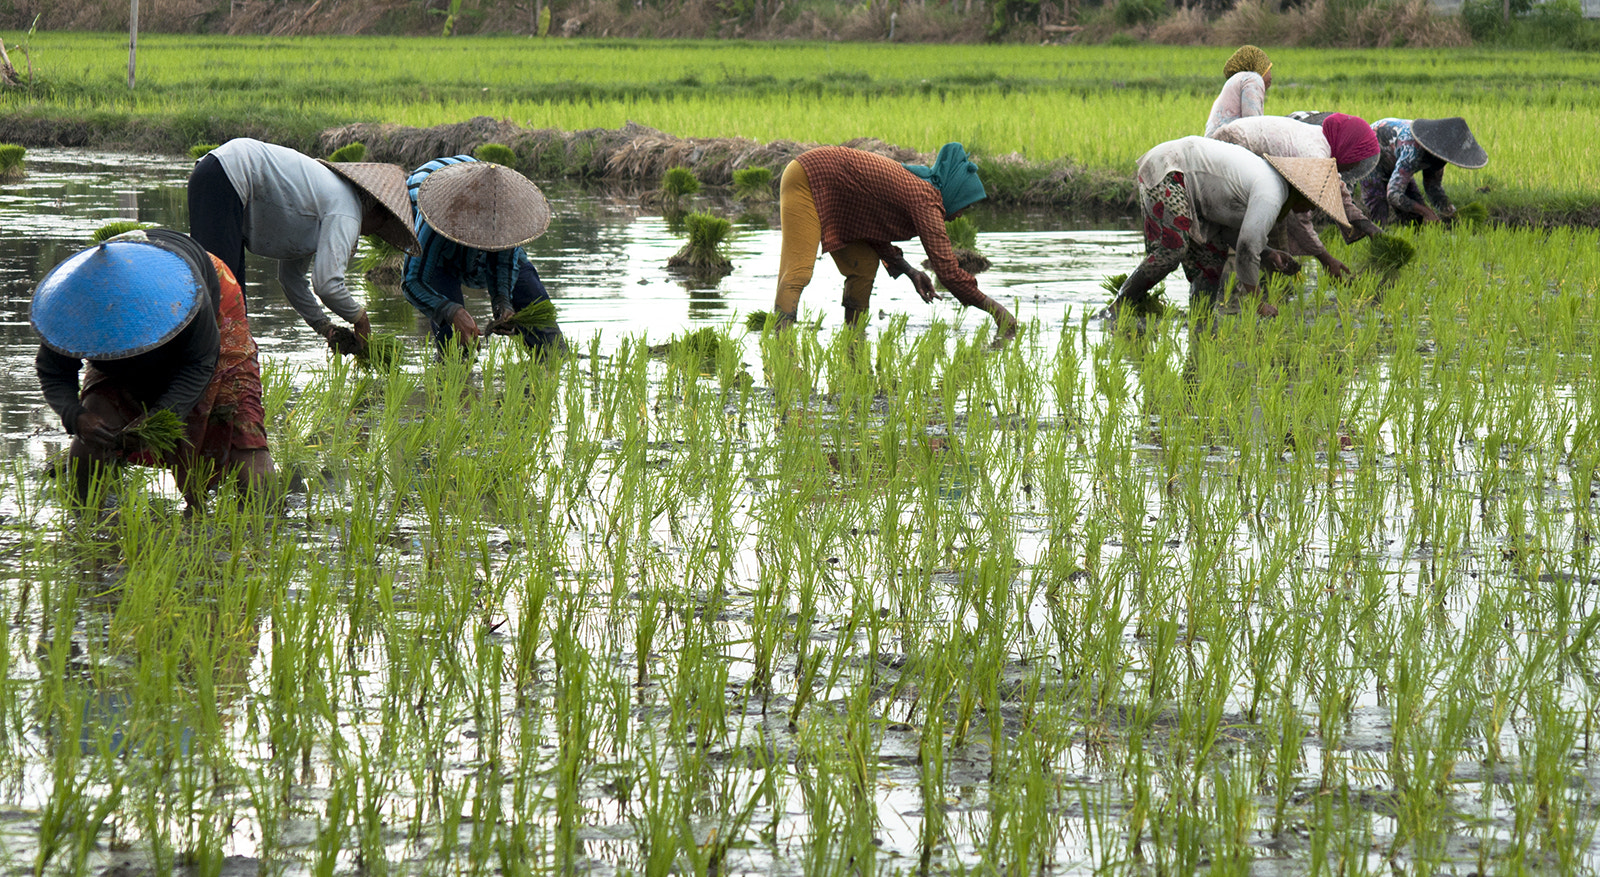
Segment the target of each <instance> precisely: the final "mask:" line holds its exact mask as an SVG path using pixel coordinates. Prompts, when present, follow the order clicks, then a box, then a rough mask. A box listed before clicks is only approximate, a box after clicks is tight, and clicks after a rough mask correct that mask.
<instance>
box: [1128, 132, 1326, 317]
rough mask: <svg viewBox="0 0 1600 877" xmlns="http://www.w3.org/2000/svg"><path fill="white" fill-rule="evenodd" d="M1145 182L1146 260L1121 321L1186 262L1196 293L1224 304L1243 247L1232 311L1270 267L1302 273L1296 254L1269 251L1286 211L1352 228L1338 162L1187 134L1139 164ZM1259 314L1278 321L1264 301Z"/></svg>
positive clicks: (1132, 280) (1131, 280)
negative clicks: (1318, 215) (1229, 265)
mask: <svg viewBox="0 0 1600 877" xmlns="http://www.w3.org/2000/svg"><path fill="white" fill-rule="evenodd" d="M1295 124H1299V123H1298V122H1297V123H1295ZM1138 185H1139V203H1140V206H1141V207H1142V208H1143V210H1144V242H1145V254H1146V255H1145V259H1144V261H1143V262H1141V263H1139V267H1138V268H1136V269H1134V271H1133V273H1132V274H1129V275H1128V278H1127V280H1125V281H1123V284H1122V288H1121V289H1120V290H1118V292H1117V297H1116V299H1115V300H1114V301H1113V302H1112V303H1111V308H1110V309H1109V313H1110V314H1111V315H1115V314H1116V313H1117V312H1118V311H1119V310H1121V309H1122V308H1123V307H1127V306H1130V305H1131V306H1133V307H1136V308H1137V307H1140V306H1143V305H1145V304H1147V303H1148V302H1149V301H1150V290H1151V289H1153V288H1154V287H1155V285H1156V284H1157V283H1159V282H1160V281H1161V280H1162V278H1164V277H1166V276H1167V275H1168V274H1170V273H1171V272H1172V269H1174V268H1176V267H1178V266H1179V265H1180V264H1181V265H1182V266H1183V272H1184V274H1185V275H1186V276H1187V277H1188V278H1189V281H1190V282H1191V284H1192V289H1191V293H1190V294H1191V296H1200V297H1203V298H1206V299H1209V300H1211V301H1215V300H1216V299H1217V295H1218V293H1219V292H1220V287H1221V284H1222V268H1223V263H1225V262H1226V261H1227V259H1228V249H1229V248H1230V247H1232V248H1234V249H1235V250H1237V257H1236V263H1237V278H1238V286H1237V288H1235V290H1234V299H1233V300H1231V301H1230V302H1228V303H1226V304H1227V307H1228V309H1230V310H1231V308H1232V306H1233V304H1234V302H1235V301H1237V300H1238V299H1241V298H1245V297H1253V296H1254V295H1255V294H1256V290H1257V286H1258V285H1259V282H1260V280H1259V278H1260V274H1261V263H1262V262H1263V261H1266V262H1268V263H1269V264H1271V265H1272V266H1273V267H1274V268H1276V269H1277V270H1280V271H1285V272H1292V270H1293V269H1294V260H1293V259H1292V258H1290V257H1289V255H1288V254H1286V253H1282V252H1279V251H1277V250H1271V249H1269V248H1268V247H1267V232H1268V231H1270V230H1271V228H1272V226H1273V224H1274V223H1276V222H1277V221H1278V219H1279V218H1280V217H1281V216H1282V215H1283V212H1284V210H1285V209H1298V210H1310V209H1311V208H1312V207H1313V206H1315V207H1320V208H1322V209H1323V210H1324V211H1326V212H1327V213H1328V215H1329V216H1332V217H1333V218H1334V219H1335V220H1336V221H1337V222H1339V224H1341V225H1343V224H1344V222H1345V218H1344V208H1343V206H1342V205H1341V204H1340V203H1339V175H1338V173H1337V171H1336V170H1335V168H1334V162H1333V159H1331V158H1283V157H1280V156H1275V155H1269V156H1266V157H1265V158H1264V159H1263V158H1262V157H1261V156H1257V155H1256V154H1255V153H1252V152H1251V151H1250V150H1248V149H1245V148H1244V147H1242V146H1235V145H1233V144H1232V143H1223V142H1222V141H1220V140H1212V139H1209V138H1206V137H1184V138H1181V139H1179V140H1172V141H1168V142H1166V143H1162V144H1160V145H1159V146H1157V147H1155V148H1154V149H1152V150H1150V151H1149V152H1146V153H1145V154H1144V155H1143V156H1142V157H1141V158H1140V159H1139V175H1138ZM1257 313H1259V314H1260V315H1261V316H1276V315H1277V313H1278V309H1277V308H1275V307H1273V306H1272V305H1271V304H1269V303H1267V302H1266V301H1262V302H1260V304H1259V305H1258V307H1257Z"/></svg>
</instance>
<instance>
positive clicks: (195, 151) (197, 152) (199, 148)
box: [189, 143, 222, 160]
mask: <svg viewBox="0 0 1600 877" xmlns="http://www.w3.org/2000/svg"><path fill="white" fill-rule="evenodd" d="M221 145H222V144H220V143H196V144H195V145H193V146H191V147H189V157H190V158H192V159H195V160H199V159H202V158H205V157H206V154H207V153H209V152H210V151H211V150H213V149H216V148H217V147H218V146H221Z"/></svg>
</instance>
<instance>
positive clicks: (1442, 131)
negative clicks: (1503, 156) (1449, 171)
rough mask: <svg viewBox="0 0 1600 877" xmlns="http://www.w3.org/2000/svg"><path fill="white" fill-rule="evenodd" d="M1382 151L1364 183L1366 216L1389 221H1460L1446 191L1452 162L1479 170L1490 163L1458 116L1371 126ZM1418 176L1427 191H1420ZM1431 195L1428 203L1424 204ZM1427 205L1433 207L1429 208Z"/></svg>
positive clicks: (1392, 121) (1362, 191)
mask: <svg viewBox="0 0 1600 877" xmlns="http://www.w3.org/2000/svg"><path fill="white" fill-rule="evenodd" d="M1372 133H1373V134H1375V135H1376V136H1377V138H1378V146H1379V147H1380V148H1381V150H1382V151H1381V152H1380V154H1379V156H1378V164H1377V167H1374V168H1373V169H1372V173H1371V174H1369V175H1368V176H1367V178H1366V179H1365V180H1363V181H1362V184H1361V197H1362V199H1363V200H1364V201H1366V204H1367V215H1368V216H1371V217H1372V218H1373V219H1375V220H1377V221H1378V222H1387V221H1388V220H1389V216H1390V212H1391V211H1393V214H1394V219H1395V220H1396V221H1399V222H1438V221H1440V220H1442V219H1444V220H1448V219H1453V218H1455V215H1456V208H1455V205H1454V204H1451V203H1450V196H1449V195H1446V194H1445V193H1444V168H1445V165H1447V164H1453V165H1455V166H1457V167H1464V168H1468V169H1471V170H1477V169H1478V168H1481V167H1483V166H1484V165H1486V164H1488V163H1489V154H1488V153H1486V152H1484V151H1483V147H1482V146H1479V145H1478V141H1477V139H1476V138H1474V137H1473V136H1472V129H1471V128H1468V127H1467V120H1466V119H1463V118H1461V117H1459V116H1455V117H1452V118H1449V119H1379V120H1378V121H1376V122H1373V123H1372ZM1417 174H1421V175H1422V187H1421V189H1420V190H1419V189H1418V187H1417V180H1416V177H1417ZM1424 195H1426V197H1427V203H1423V197H1424ZM1428 204H1432V205H1433V206H1432V207H1429V206H1428Z"/></svg>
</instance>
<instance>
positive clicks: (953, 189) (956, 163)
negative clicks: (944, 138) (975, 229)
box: [905, 143, 988, 216]
mask: <svg viewBox="0 0 1600 877" xmlns="http://www.w3.org/2000/svg"><path fill="white" fill-rule="evenodd" d="M905 169H906V170H908V171H910V172H912V173H913V174H916V175H917V176H919V177H921V178H922V179H924V180H927V181H928V182H929V183H932V184H933V187H934V188H935V189H938V190H939V197H940V198H941V199H942V200H943V201H944V215H946V216H954V215H955V214H956V211H958V210H960V209H961V208H963V207H966V206H968V205H970V204H975V203H977V202H979V201H982V200H983V199H984V198H986V197H988V193H986V192H984V191H983V182H982V181H981V180H979V179H978V166H977V165H975V164H973V163H972V160H971V159H969V158H967V150H966V148H965V147H963V146H962V145H961V144H959V143H946V144H945V145H944V147H943V148H942V149H940V150H939V157H938V158H937V159H936V160H935V161H934V162H933V167H931V168H930V167H924V166H922V165H920V164H908V165H905Z"/></svg>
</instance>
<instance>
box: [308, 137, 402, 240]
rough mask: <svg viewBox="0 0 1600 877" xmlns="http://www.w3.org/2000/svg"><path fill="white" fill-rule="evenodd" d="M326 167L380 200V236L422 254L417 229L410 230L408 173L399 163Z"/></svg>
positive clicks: (326, 163)
mask: <svg viewBox="0 0 1600 877" xmlns="http://www.w3.org/2000/svg"><path fill="white" fill-rule="evenodd" d="M317 162H318V163H319V164H321V165H322V166H323V167H326V168H328V169H330V170H332V171H333V172H334V173H336V174H338V175H339V176H341V177H343V178H344V179H346V180H348V181H349V182H350V183H352V184H353V185H355V186H356V187H357V188H359V189H361V190H362V191H363V192H366V193H367V194H368V195H371V196H372V197H373V198H374V199H376V200H377V202H378V206H379V207H380V208H382V210H383V224H382V225H380V226H379V227H378V230H377V232H375V233H376V234H377V236H378V237H380V238H383V239H384V240H386V241H388V242H389V243H391V244H394V245H395V246H397V247H399V248H400V249H402V250H405V251H406V252H408V253H412V254H417V253H421V252H422V246H421V245H420V244H418V243H417V233H416V230H415V229H413V228H412V227H411V199H410V198H409V197H408V196H407V195H406V172H405V171H404V170H403V169H401V167H400V166H399V165H397V164H386V163H384V162H381V161H326V160H324V159H320V158H319V159H317Z"/></svg>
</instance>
